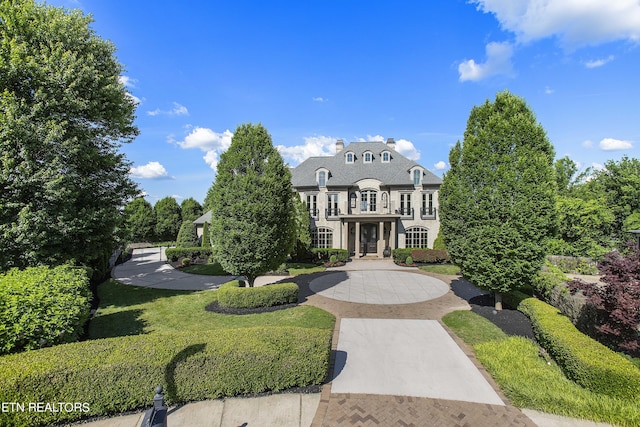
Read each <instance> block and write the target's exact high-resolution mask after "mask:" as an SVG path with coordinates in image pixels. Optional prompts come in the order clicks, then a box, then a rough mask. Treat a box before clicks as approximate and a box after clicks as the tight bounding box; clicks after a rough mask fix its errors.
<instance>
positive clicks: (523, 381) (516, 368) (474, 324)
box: [442, 311, 640, 426]
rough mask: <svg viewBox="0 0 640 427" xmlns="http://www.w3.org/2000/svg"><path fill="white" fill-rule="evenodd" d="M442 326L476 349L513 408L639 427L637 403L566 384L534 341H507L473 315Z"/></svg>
mask: <svg viewBox="0 0 640 427" xmlns="http://www.w3.org/2000/svg"><path fill="white" fill-rule="evenodd" d="M442 321H443V322H444V323H445V324H446V325H447V326H448V327H450V328H451V329H452V330H453V331H454V332H455V333H456V335H458V336H459V337H460V338H461V339H462V340H464V341H465V342H466V343H467V344H469V345H472V346H473V348H474V351H475V353H476V357H477V358H478V360H479V361H480V362H481V363H482V364H483V365H484V367H485V368H486V369H487V371H488V372H489V373H490V374H491V376H493V378H494V379H495V380H496V382H497V383H498V385H499V386H500V388H501V389H502V391H503V392H504V394H505V395H506V396H507V397H508V398H509V400H510V401H511V403H512V404H513V405H515V406H518V407H520V408H530V409H535V410H538V411H542V412H546V413H550V414H558V415H564V416H568V417H573V418H582V419H587V420H593V421H598V422H606V423H611V424H616V425H621V426H640V407H639V406H638V404H637V402H633V401H631V400H624V399H616V398H612V397H609V396H605V395H602V394H596V393H593V392H590V391H588V390H586V389H584V388H582V387H580V386H579V385H577V384H576V383H574V382H572V381H570V380H569V379H567V378H566V377H565V376H564V374H563V373H562V370H561V369H560V368H559V367H558V366H557V365H556V364H555V363H554V362H553V361H552V362H551V363H550V364H548V363H547V361H546V360H545V359H544V358H542V357H541V356H540V355H539V348H538V345H537V344H536V343H534V342H533V341H531V340H528V339H526V338H522V337H508V336H506V335H505V334H504V333H503V332H502V331H501V330H500V329H499V328H498V327H497V326H495V325H494V324H493V323H491V322H489V321H487V320H486V319H484V318H483V317H481V316H479V315H477V314H475V313H473V312H471V311H456V312H453V313H449V314H447V315H446V316H444V317H443V318H442Z"/></svg>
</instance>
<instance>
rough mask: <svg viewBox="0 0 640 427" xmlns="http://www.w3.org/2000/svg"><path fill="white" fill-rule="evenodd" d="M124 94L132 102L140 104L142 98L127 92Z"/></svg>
mask: <svg viewBox="0 0 640 427" xmlns="http://www.w3.org/2000/svg"><path fill="white" fill-rule="evenodd" d="M126 95H127V96H128V97H129V98H130V99H131V100H132V101H133V103H134V104H136V105H140V104H142V100H141V99H140V98H138V97H137V96H135V95H134V94H132V93H130V92H127V93H126Z"/></svg>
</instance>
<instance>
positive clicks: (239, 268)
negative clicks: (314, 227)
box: [210, 124, 295, 286]
mask: <svg viewBox="0 0 640 427" xmlns="http://www.w3.org/2000/svg"><path fill="white" fill-rule="evenodd" d="M210 194H211V206H210V207H211V211H212V215H211V216H212V217H211V242H212V243H213V250H214V256H215V259H216V261H218V262H219V263H220V264H221V265H222V267H223V268H224V270H225V271H228V272H229V273H231V274H236V275H244V276H246V277H247V279H248V281H249V285H250V286H253V281H254V280H255V278H256V277H257V276H258V275H260V274H263V273H265V272H267V271H270V270H275V269H276V268H277V267H278V266H279V265H280V264H281V263H283V262H284V261H285V260H286V257H287V255H288V254H289V252H290V251H291V248H292V244H293V242H294V238H295V237H294V236H295V221H294V208H293V202H292V200H293V199H292V197H291V194H292V187H291V172H290V171H289V168H288V167H287V166H286V165H285V163H284V161H283V160H282V157H281V156H280V153H278V150H276V149H275V148H274V146H273V143H272V141H271V136H270V135H269V133H268V132H267V130H266V129H265V128H264V127H263V126H262V125H261V124H258V125H253V124H243V125H240V126H238V128H237V129H236V131H235V133H234V134H233V138H232V140H231V146H230V147H229V149H228V150H227V151H226V152H225V153H223V154H222V155H221V156H220V163H218V171H217V175H216V180H215V182H214V183H213V186H212V188H211V190H210Z"/></svg>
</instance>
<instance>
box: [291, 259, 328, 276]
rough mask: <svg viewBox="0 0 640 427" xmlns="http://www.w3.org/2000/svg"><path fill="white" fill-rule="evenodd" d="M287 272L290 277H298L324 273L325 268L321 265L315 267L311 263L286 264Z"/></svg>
mask: <svg viewBox="0 0 640 427" xmlns="http://www.w3.org/2000/svg"><path fill="white" fill-rule="evenodd" d="M287 270H289V274H290V275H291V276H299V275H301V274H311V273H319V272H322V271H325V270H326V268H325V267H324V266H323V265H315V264H311V263H303V262H288V263H287Z"/></svg>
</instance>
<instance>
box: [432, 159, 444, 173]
mask: <svg viewBox="0 0 640 427" xmlns="http://www.w3.org/2000/svg"><path fill="white" fill-rule="evenodd" d="M433 167H434V168H436V170H437V171H441V170H444V169H446V167H447V164H446V163H445V162H443V161H442V160H440V161H439V162H438V163H436V164H434V165H433Z"/></svg>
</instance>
